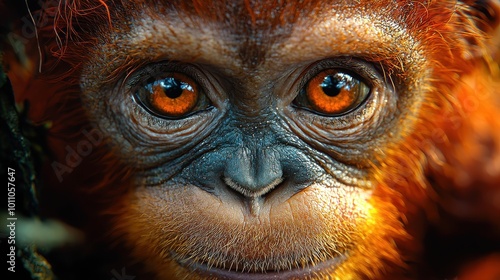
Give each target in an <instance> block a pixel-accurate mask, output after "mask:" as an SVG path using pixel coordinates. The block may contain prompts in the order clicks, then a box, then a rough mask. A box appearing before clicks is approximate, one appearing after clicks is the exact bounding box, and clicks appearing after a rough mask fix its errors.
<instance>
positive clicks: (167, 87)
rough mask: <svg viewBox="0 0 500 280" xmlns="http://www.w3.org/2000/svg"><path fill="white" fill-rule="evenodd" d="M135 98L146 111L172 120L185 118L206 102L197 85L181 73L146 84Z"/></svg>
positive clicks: (170, 74)
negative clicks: (202, 102)
mask: <svg viewBox="0 0 500 280" xmlns="http://www.w3.org/2000/svg"><path fill="white" fill-rule="evenodd" d="M136 96H138V98H139V100H140V102H141V103H142V104H143V105H144V106H145V107H146V108H147V109H148V110H151V111H152V112H154V113H156V114H158V115H161V116H166V117H172V118H178V117H182V116H185V115H187V114H189V113H191V112H193V111H194V110H195V109H198V107H199V105H200V102H201V101H206V98H205V97H204V95H203V94H202V93H201V92H200V90H199V88H198V84H197V83H196V82H195V81H193V80H192V79H191V78H189V77H188V76H186V75H184V74H181V73H167V74H166V75H165V76H164V78H162V79H157V80H154V81H152V82H150V83H148V84H147V85H146V86H145V87H144V88H143V89H141V90H140V91H139V93H138V94H137V95H136Z"/></svg>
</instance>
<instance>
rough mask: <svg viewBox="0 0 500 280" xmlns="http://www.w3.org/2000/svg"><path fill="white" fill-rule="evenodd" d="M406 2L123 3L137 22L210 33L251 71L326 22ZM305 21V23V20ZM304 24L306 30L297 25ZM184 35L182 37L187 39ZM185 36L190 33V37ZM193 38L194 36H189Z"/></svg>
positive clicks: (216, 0) (203, 0)
mask: <svg viewBox="0 0 500 280" xmlns="http://www.w3.org/2000/svg"><path fill="white" fill-rule="evenodd" d="M403 2H404V1H399V3H398V2H396V1H391V0H389V1H383V0H382V1H363V0H357V1H356V0H351V1H338V0H337V1H325V0H302V1H285V0H281V1H280V0H278V1H269V0H234V1H233V0H222V1H221V0H209V1H206V0H187V1H186V0H161V1H158V0H155V1H152V0H140V1H122V2H121V3H122V4H123V5H124V6H125V10H127V11H131V12H130V16H131V17H132V18H141V17H144V12H145V11H147V14H148V17H149V18H148V19H147V20H151V21H154V22H155V23H156V24H158V25H165V24H166V25H170V27H169V28H173V29H180V28H178V27H180V26H183V27H185V28H184V30H189V29H192V32H194V33H198V35H200V33H201V32H199V31H200V30H205V31H207V30H208V29H210V32H211V33H212V34H211V35H210V36H211V37H212V38H214V37H217V38H219V39H220V40H221V41H224V42H225V45H226V46H228V47H231V45H233V48H231V52H232V53H237V54H238V56H239V57H238V58H239V60H241V61H242V62H243V63H244V64H246V65H248V66H249V67H250V68H252V67H255V66H257V65H259V64H260V63H261V62H262V61H263V60H264V59H265V57H266V51H267V50H269V49H270V46H272V45H276V44H278V43H279V42H282V41H284V40H286V39H287V38H289V37H290V36H291V35H292V33H294V32H295V33H297V32H298V31H302V32H307V29H308V28H314V26H315V25H316V24H317V23H318V22H321V21H322V20H324V18H325V17H328V16H333V15H334V14H335V16H336V17H338V18H339V17H345V18H350V17H356V16H359V15H361V14H366V13H373V12H376V11H377V10H380V9H381V8H385V9H387V8H388V7H391V8H390V9H387V10H394V9H395V10H397V9H398V8H397V6H400V5H403ZM304 19H305V20H304ZM299 21H300V25H299V26H300V29H301V30H298V31H297V29H298V27H297V25H296V23H297V22H299ZM182 33H184V32H181V34H182ZM184 34H185V33H184ZM186 37H189V36H186Z"/></svg>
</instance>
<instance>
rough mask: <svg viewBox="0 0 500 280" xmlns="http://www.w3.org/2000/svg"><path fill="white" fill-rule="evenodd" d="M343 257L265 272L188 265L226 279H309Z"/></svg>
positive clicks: (197, 270) (212, 275)
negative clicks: (309, 265)
mask: <svg viewBox="0 0 500 280" xmlns="http://www.w3.org/2000/svg"><path fill="white" fill-rule="evenodd" d="M344 259H345V255H344V256H340V257H337V258H334V259H331V260H328V261H325V262H322V263H319V264H317V265H315V266H311V267H305V268H297V269H292V270H283V271H280V272H276V271H270V272H265V273H242V272H238V271H230V270H225V269H220V268H215V267H211V268H209V267H208V266H206V265H204V264H192V265H189V267H190V268H191V269H192V270H193V271H194V272H196V273H197V274H199V275H200V276H204V277H216V278H217V279H228V280H270V279H273V280H276V279H310V278H311V277H313V276H315V275H316V276H318V275H321V274H322V272H323V273H324V272H326V271H327V270H328V269H329V268H330V269H331V268H332V267H336V266H338V265H339V264H341V263H342V262H343V261H344Z"/></svg>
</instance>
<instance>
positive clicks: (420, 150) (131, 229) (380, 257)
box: [6, 0, 500, 279]
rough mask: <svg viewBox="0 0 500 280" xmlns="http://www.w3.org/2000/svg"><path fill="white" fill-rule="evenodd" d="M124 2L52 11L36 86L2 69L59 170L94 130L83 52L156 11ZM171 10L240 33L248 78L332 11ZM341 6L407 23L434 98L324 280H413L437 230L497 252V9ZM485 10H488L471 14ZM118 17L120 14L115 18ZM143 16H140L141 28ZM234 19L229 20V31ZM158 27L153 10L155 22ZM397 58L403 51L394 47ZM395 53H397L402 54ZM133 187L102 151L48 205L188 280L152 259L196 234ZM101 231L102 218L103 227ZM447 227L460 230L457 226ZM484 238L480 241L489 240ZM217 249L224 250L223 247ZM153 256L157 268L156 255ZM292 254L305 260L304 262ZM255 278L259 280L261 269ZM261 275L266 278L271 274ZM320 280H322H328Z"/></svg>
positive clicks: (393, 154)
mask: <svg viewBox="0 0 500 280" xmlns="http://www.w3.org/2000/svg"><path fill="white" fill-rule="evenodd" d="M122 2H123V3H122ZM122 2H120V1H104V0H101V1H84V0H80V1H79V0H72V1H67V2H61V4H60V5H59V7H53V8H52V9H50V10H46V11H45V12H51V13H52V15H53V20H54V21H53V23H51V24H49V25H47V26H42V27H41V28H40V30H39V33H40V38H41V39H40V42H35V41H33V42H31V44H30V45H29V47H28V49H27V52H28V53H29V55H30V57H31V58H32V59H33V60H35V61H36V60H38V59H39V58H38V53H37V51H36V46H37V44H38V43H39V44H40V46H42V48H43V53H44V54H45V55H44V56H43V60H42V63H43V64H42V70H43V71H42V73H37V72H36V71H37V70H36V69H37V67H36V66H32V67H31V69H29V70H30V72H29V73H28V74H26V73H24V72H22V71H14V70H13V69H17V67H19V65H18V64H17V63H16V62H15V59H13V58H12V57H13V56H12V54H10V55H11V56H9V52H8V51H7V53H6V64H7V65H8V66H9V67H8V68H7V69H11V70H10V71H9V72H8V74H9V78H10V79H11V81H12V83H13V86H14V91H15V93H16V99H17V101H19V102H21V101H23V100H25V99H27V100H30V102H31V107H30V112H29V116H30V118H31V119H33V120H34V121H35V122H37V123H41V122H45V121H50V122H51V123H52V128H51V129H50V133H49V135H48V138H47V141H48V145H49V148H50V151H51V154H50V159H51V160H57V161H60V162H63V161H64V157H65V156H66V151H65V150H64V147H65V146H66V145H68V144H70V145H72V146H73V147H74V146H76V144H77V143H78V141H79V137H81V134H80V131H81V129H82V128H84V127H87V128H88V129H90V128H91V125H90V124H89V121H88V116H87V113H85V111H84V110H83V109H82V104H81V102H80V99H79V94H80V89H79V82H80V80H79V74H80V71H81V65H82V63H84V62H85V61H87V60H88V59H89V57H88V56H93V55H96V54H95V53H92V52H90V51H89V49H90V47H91V46H93V45H94V44H95V43H96V39H95V38H96V36H99V35H100V34H108V33H109V32H114V31H113V30H115V29H118V30H119V29H121V28H128V27H127V26H126V25H125V24H124V23H123V22H120V19H121V15H120V13H122V12H126V13H130V14H131V15H133V17H139V16H140V13H141V12H140V7H141V6H143V5H146V6H147V5H152V4H151V3H152V2H154V1H122ZM164 2H169V1H164ZM170 2H171V3H172V5H175V7H176V9H179V10H181V11H188V14H190V17H192V20H193V21H197V20H198V18H201V19H203V21H215V22H223V23H224V24H226V25H228V26H237V27H238V28H237V30H240V31H241V34H238V35H239V38H241V41H238V42H236V44H237V47H236V49H237V51H239V52H240V53H241V56H242V58H243V59H242V60H243V61H245V63H246V64H245V65H246V66H247V67H250V68H251V67H256V66H257V65H259V64H260V63H262V59H263V58H264V53H265V51H266V47H267V45H266V44H267V42H270V41H273V38H269V37H266V36H268V35H266V34H272V35H273V36H278V37H279V36H281V35H283V34H287V33H288V32H289V30H291V29H292V27H293V25H294V24H295V23H296V22H298V21H300V20H301V19H302V18H304V17H312V18H313V19H314V15H315V13H317V12H318V13H319V11H321V10H322V9H323V8H322V6H324V5H326V4H325V3H324V2H326V1H312V0H311V1H300V3H296V2H293V1H285V4H283V5H280V6H278V7H276V4H275V3H276V2H277V1H257V0H255V1H251V0H245V1H241V3H239V4H238V5H232V3H233V1H201V0H200V1H197V0H195V1H170ZM209 2H210V3H209ZM337 2H338V3H339V5H342V4H349V5H355V6H357V7H359V8H358V9H359V11H361V12H362V11H363V9H366V10H371V11H383V12H382V13H384V14H388V16H389V17H390V18H393V19H397V21H399V22H401V23H402V24H403V26H404V28H405V30H406V32H408V34H410V35H411V36H412V38H415V40H416V41H417V43H418V45H419V46H420V49H419V51H421V52H422V53H423V54H424V55H425V57H426V61H425V62H424V64H423V65H424V67H428V68H429V69H430V72H431V73H430V78H429V79H427V81H428V84H425V85H424V86H423V87H422V88H421V89H420V90H421V94H422V95H423V96H422V98H423V99H424V100H425V101H424V102H423V105H422V106H421V107H419V108H415V112H413V115H414V116H412V118H414V120H413V122H411V126H409V127H402V128H401V137H399V138H397V139H396V140H394V142H390V143H386V147H383V149H381V150H379V152H378V154H377V155H376V158H377V161H376V162H373V163H372V165H373V171H372V173H371V174H370V179H371V180H372V182H374V184H375V187H374V190H373V196H372V197H371V198H370V199H369V203H368V204H366V205H365V206H363V209H366V213H368V216H367V218H366V220H365V222H366V223H365V224H362V225H356V226H353V227H352V228H351V229H355V230H357V232H356V233H354V236H348V237H346V238H348V239H349V238H350V239H353V238H354V239H356V240H359V244H357V245H358V246H357V247H356V250H355V251H354V252H352V253H351V254H350V255H349V257H348V259H347V260H346V261H345V262H343V263H342V264H341V265H340V266H339V267H337V268H336V269H331V271H330V270H328V271H326V272H324V274H328V273H329V274H330V275H329V276H330V277H332V278H334V279H360V278H369V279H404V278H415V277H417V276H415V275H418V271H414V269H416V268H418V267H419V265H420V264H424V266H425V263H426V260H425V259H424V255H425V251H426V248H425V244H424V237H425V234H426V231H427V229H428V228H429V227H436V228H441V225H443V226H442V227H443V228H444V227H445V226H446V228H445V229H446V230H449V231H459V230H461V228H460V227H461V225H463V224H465V225H467V224H468V223H469V222H480V223H482V224H485V225H487V228H488V229H489V230H490V231H491V233H490V236H493V238H496V240H497V241H498V240H500V219H498V213H499V212H500V198H499V197H500V187H499V186H500V151H499V147H500V110H499V109H500V108H499V106H500V103H499V102H500V100H499V98H500V76H499V74H500V70H499V65H498V61H499V57H500V55H499V54H498V48H499V44H498V37H500V36H499V35H498V31H497V30H496V27H497V24H498V18H499V15H498V13H499V11H498V5H499V3H498V2H497V1H452V0H448V1H442V0H434V1H432V0H430V1H403V0H400V1H395V0H394V1H336V3H337ZM351 2H359V4H353V3H351ZM478 3H482V4H483V5H484V6H482V7H476V6H475V5H479V4H478ZM120 6H124V7H125V8H123V9H120V10H116V9H115V8H116V7H120ZM135 10H138V11H139V12H137V14H134V13H135V12H134V11H135ZM228 13H229V14H231V15H232V16H230V17H227V16H226V15H227V14H228ZM161 16H162V11H161V10H159V11H158V17H161ZM200 22H201V20H200ZM305 31H307V30H305ZM403 47H404V44H403V45H402V46H399V48H403ZM393 49H395V50H397V51H398V50H399V51H403V50H402V49H398V46H393ZM130 51H131V52H134V51H140V50H130ZM9 57H10V59H9ZM375 59H379V58H374V60H375ZM380 59H382V58H380ZM130 64H132V61H131V62H130ZM391 66H392V67H391V68H386V69H383V70H384V71H385V74H386V76H387V77H388V79H390V75H391V74H392V73H394V72H400V73H405V71H404V69H401V67H403V65H402V64H399V63H397V61H395V62H394V63H392V65H391ZM114 67H115V68H114V70H113V71H112V72H111V75H109V77H106V79H108V80H109V81H110V82H112V81H116V79H117V77H119V76H120V74H121V73H122V72H123V71H124V69H128V68H129V65H128V64H121V65H116V66H114ZM396 69H398V70H399V71H396ZM410 78H412V77H410ZM413 78H415V79H416V78H418V77H413ZM90 114H92V113H90ZM132 157H133V155H132ZM133 174H134V170H133V168H132V167H130V166H128V165H126V164H124V163H123V162H121V160H119V159H118V158H117V156H116V155H115V154H114V150H113V148H109V147H108V146H106V145H104V144H103V145H100V146H99V147H98V149H97V150H96V151H94V152H93V153H92V154H91V155H90V156H89V157H88V158H87V159H85V160H84V161H83V163H82V164H81V165H80V166H78V167H77V168H75V169H74V171H73V172H72V173H71V174H66V175H65V179H64V181H63V182H62V183H59V182H58V181H57V179H56V178H54V176H53V171H52V170H51V168H50V166H49V165H48V166H47V167H46V171H45V172H43V173H42V176H43V177H44V180H45V182H46V185H47V186H51V187H52V188H53V190H52V191H50V192H49V194H51V195H52V196H53V197H51V198H50V199H48V198H46V199H47V201H56V202H57V201H58V203H59V204H61V205H63V204H64V203H63V202H61V201H67V200H69V201H71V202H70V203H72V204H74V206H75V207H76V208H79V209H81V210H80V211H79V212H78V214H79V215H81V216H83V217H87V218H86V219H82V220H78V221H75V219H74V217H72V216H67V215H66V214H65V213H62V214H61V213H51V214H53V215H56V216H59V217H61V218H63V219H66V220H69V221H70V222H71V223H73V224H76V225H77V226H79V227H81V228H83V229H84V230H85V231H87V232H88V233H89V236H91V237H93V238H98V239H100V238H103V237H102V231H103V229H104V231H105V239H104V240H106V241H107V242H109V243H112V244H114V246H117V247H121V246H125V247H126V248H131V251H130V252H132V254H131V256H129V257H130V259H129V260H127V261H132V262H140V263H145V264H147V265H146V270H147V271H148V272H152V273H153V274H155V275H158V276H159V277H160V278H162V279H171V277H178V278H186V279H188V278H190V277H191V276H189V272H187V271H186V270H185V269H183V268H180V267H179V266H178V265H177V264H175V262H174V261H170V262H167V263H164V262H163V261H162V259H161V258H159V257H158V256H162V254H167V252H158V251H155V248H161V247H162V246H167V247H174V248H181V247H182V246H186V245H185V244H177V243H176V242H177V241H178V240H177V239H176V238H175V237H176V236H175V230H181V229H182V227H183V225H184V224H185V223H190V222H191V221H185V220H182V215H180V216H177V217H176V218H173V219H180V220H179V221H178V223H174V222H170V223H166V224H165V223H164V222H161V221H159V219H160V217H162V216H163V212H162V211H164V210H165V209H163V208H159V207H156V206H155V202H154V201H144V200H141V197H137V196H136V195H135V194H134V193H133V192H132V190H134V189H136V187H135V186H133V184H132V183H131V182H132V181H131V179H130V178H131V177H133ZM140 207H144V209H148V210H149V211H150V216H149V217H147V219H144V217H143V216H140V215H138V214H137V213H139V211H136V209H137V208H140ZM54 208H55V209H57V207H54ZM171 211H174V210H171ZM183 211H186V209H181V210H179V212H180V213H181V214H182V213H183ZM49 213H50V212H49ZM95 217H103V218H102V220H101V222H97V221H96V219H95ZM338 218H339V217H338V216H334V214H332V217H331V225H332V228H331V229H330V230H331V232H337V230H338V224H337V223H338V222H339V221H338ZM163 219H164V217H163ZM447 219H451V220H453V222H452V224H451V225H450V224H449V223H447ZM157 220H158V221H157ZM109 221H111V222H112V224H113V225H112V226H109V224H108V223H109ZM96 224H97V226H96ZM173 224H175V225H177V226H178V227H179V228H177V229H175V228H174V229H171V230H172V232H173V233H174V235H172V236H170V235H167V237H168V238H165V236H164V235H162V234H161V232H162V231H164V230H165V229H164V228H163V227H164V226H167V225H173ZM444 225H445V226H444ZM155 226H156V227H157V228H155ZM203 226H208V225H207V224H203ZM347 227H348V228H349V227H350V225H349V226H347ZM266 229H269V228H266V227H263V228H247V229H245V230H248V234H246V233H244V232H240V231H239V229H238V228H234V229H231V230H233V231H234V235H235V236H241V238H243V239H242V240H237V242H242V243H243V242H246V241H248V242H251V240H245V238H249V236H257V239H258V236H259V234H262V236H267V235H266V233H265V232H262V230H266ZM201 230H202V229H200V232H201ZM300 230H306V228H304V227H300V226H299V225H297V231H298V232H297V234H300ZM344 230H346V231H347V230H348V229H344ZM349 230H350V229H349ZM167 231H168V230H167ZM146 232H149V234H150V235H149V236H147V238H145V237H144V234H145V233H146ZM200 232H192V233H193V235H196V234H199V233H200ZM331 232H330V231H329V230H326V231H325V232H324V234H325V238H324V240H325V241H326V242H342V240H339V237H338V236H337V235H336V236H334V237H332V236H328V234H329V233H331ZM335 234H337V233H335ZM477 236H478V238H479V236H481V233H480V232H479V233H478V234H477ZM213 238H214V239H216V240H217V236H214V237H213ZM179 242H180V241H179ZM207 242H209V241H207ZM166 243H168V244H167V245H166ZM260 244H261V245H260V246H262V247H261V248H258V249H259V250H266V249H268V248H267V247H266V246H272V245H273V244H272V242H266V243H260ZM160 245H161V246H160ZM282 245H283V246H290V245H287V244H282ZM332 245H334V244H332ZM256 246H257V244H256ZM144 248H148V250H145V249H144ZM151 251H153V252H155V254H157V255H151V254H150V252H151ZM298 251H299V252H307V248H301V249H300V250H298ZM300 258H301V256H299V257H298V258H297V260H291V262H293V261H298V260H300ZM271 260H272V258H271ZM493 263H494V264H496V265H499V262H498V259H496V262H495V259H493ZM209 265H210V264H209ZM254 265H255V266H256V267H255V269H258V266H259V264H258V263H255V264H254ZM260 265H262V266H263V267H265V264H260ZM290 265H291V264H289V263H282V264H280V265H279V266H280V267H282V268H283V269H285V268H286V267H287V266H290ZM249 270H250V268H249ZM458 270H459V269H458ZM478 275H484V274H478ZM317 276H318V279H322V278H327V277H328V275H317ZM487 277H489V275H487ZM195 278H196V277H195ZM459 279H460V278H459ZM484 279H489V278H484Z"/></svg>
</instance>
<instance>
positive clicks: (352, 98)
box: [300, 69, 370, 115]
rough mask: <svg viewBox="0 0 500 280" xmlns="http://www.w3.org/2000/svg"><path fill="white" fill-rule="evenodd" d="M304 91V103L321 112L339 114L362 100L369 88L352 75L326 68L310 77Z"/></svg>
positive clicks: (352, 107)
mask: <svg viewBox="0 0 500 280" xmlns="http://www.w3.org/2000/svg"><path fill="white" fill-rule="evenodd" d="M304 92H305V95H306V96H305V99H306V103H307V104H308V105H309V106H308V107H311V109H313V110H315V111H317V112H319V113H322V114H327V115H339V114H343V113H346V112H348V111H349V110H351V109H354V108H356V107H357V106H358V105H359V104H360V103H361V102H363V101H364V100H365V99H366V97H367V96H368V94H369V93H370V88H369V87H368V86H367V85H366V84H365V83H364V82H362V81H361V80H360V79H357V78H355V77H354V76H353V75H350V74H348V73H344V72H341V71H339V70H335V69H328V70H325V71H323V72H321V73H319V74H318V75H316V76H315V77H314V78H312V79H311V80H310V81H309V82H308V83H307V85H306V87H305V89H304ZM300 105H302V104H300Z"/></svg>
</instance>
